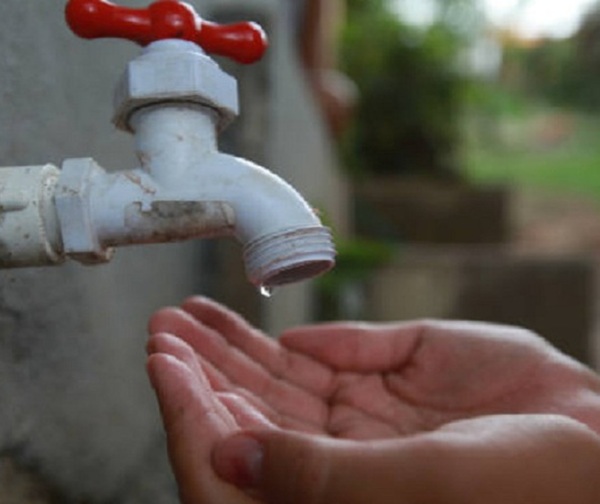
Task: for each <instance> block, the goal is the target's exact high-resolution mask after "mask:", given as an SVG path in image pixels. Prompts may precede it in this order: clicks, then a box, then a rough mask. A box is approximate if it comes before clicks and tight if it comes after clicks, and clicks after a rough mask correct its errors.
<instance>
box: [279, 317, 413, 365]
mask: <svg viewBox="0 0 600 504" xmlns="http://www.w3.org/2000/svg"><path fill="white" fill-rule="evenodd" d="M422 337H423V326H422V325H421V324H420V323H419V322H414V323H400V324H398V323H396V324H367V323H330V324H320V325H313V326H305V327H297V328H294V329H289V330H287V331H285V332H284V333H283V334H282V335H281V337H280V342H281V344H282V345H283V346H284V347H285V348H287V349H289V350H292V351H295V352H298V353H303V354H305V355H307V356H309V357H312V358H314V359H316V360H318V361H320V362H322V363H324V364H325V365H328V366H332V367H333V368H334V369H336V370H339V371H351V372H362V373H365V372H367V373H368V372H386V371H398V369H399V368H400V367H402V366H403V365H404V364H406V363H408V362H409V361H410V359H411V358H412V356H413V355H414V354H415V352H416V351H417V349H418V347H419V344H420V343H421V341H422Z"/></svg>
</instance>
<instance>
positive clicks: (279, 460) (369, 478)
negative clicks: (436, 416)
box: [213, 431, 431, 504]
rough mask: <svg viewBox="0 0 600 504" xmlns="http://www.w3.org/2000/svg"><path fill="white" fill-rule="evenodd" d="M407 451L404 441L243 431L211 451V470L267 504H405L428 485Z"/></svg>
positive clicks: (408, 445) (407, 446) (408, 447)
mask: <svg viewBox="0 0 600 504" xmlns="http://www.w3.org/2000/svg"><path fill="white" fill-rule="evenodd" d="M412 452H413V450H412V449H411V443H410V442H406V443H404V442H399V441H395V442H393V443H385V442H374V443H373V442H370V443H368V444H367V443H360V442H355V441H345V440H338V439H330V438H326V437H320V436H314V435H307V434H300V433H290V432H286V431H259V432H244V433H239V434H236V435H234V436H232V437H229V438H227V439H226V440H224V441H222V442H221V443H220V444H218V445H217V446H216V448H215V450H214V452H213V467H214V469H215V472H216V473H217V474H218V475H219V477H221V478H222V479H224V480H226V481H227V482H229V483H231V484H233V485H235V486H237V487H238V488H240V489H242V490H244V491H245V492H247V493H248V494H249V495H251V496H253V497H257V498H259V499H260V500H261V501H262V502H266V503H269V504H316V503H323V502H335V503H336V504H359V503H360V504H364V503H365V502H369V503H371V504H383V503H390V502H406V503H407V504H408V503H410V502H414V500H413V497H414V496H416V495H420V497H422V496H423V490H424V489H427V488H428V486H429V485H430V483H431V482H427V481H424V480H423V479H422V476H423V474H424V475H427V474H428V471H421V472H420V474H419V477H415V476H416V474H415V470H416V467H415V463H416V460H415V458H414V457H412V454H413V453H412ZM417 458H418V457H417ZM401 499H402V500H401Z"/></svg>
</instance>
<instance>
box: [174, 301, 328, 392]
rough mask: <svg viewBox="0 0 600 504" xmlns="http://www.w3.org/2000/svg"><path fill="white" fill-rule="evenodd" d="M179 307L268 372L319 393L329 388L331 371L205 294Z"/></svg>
mask: <svg viewBox="0 0 600 504" xmlns="http://www.w3.org/2000/svg"><path fill="white" fill-rule="evenodd" d="M182 309H183V310H185V311H186V312H188V313H190V314H191V315H192V316H193V317H194V318H195V319H196V320H198V321H200V322H201V323H202V324H204V325H206V326H208V327H210V328H212V329H214V330H215V331H216V332H217V333H219V334H220V335H221V336H222V337H223V338H225V339H226V340H227V342H228V343H229V344H230V345H232V346H235V347H236V348H238V349H239V350H240V351H242V352H243V353H245V354H246V355H248V356H249V357H250V358H251V359H252V360H253V361H255V362H258V363H260V364H261V365H262V366H263V367H264V368H265V369H267V370H268V372H269V373H270V374H271V375H272V376H274V377H276V378H282V379H284V380H285V381H288V382H290V383H293V384H296V385H298V386H300V387H301V388H303V389H305V390H308V391H310V392H312V393H314V394H316V395H318V396H321V397H324V396H326V395H327V394H328V393H329V392H330V390H331V384H332V380H333V377H332V374H331V371H330V370H329V369H328V368H327V367H325V366H323V365H322V364H319V363H317V362H315V361H314V360H313V359H309V358H307V357H306V356H305V355H302V354H296V353H295V352H291V351H289V350H288V349H286V348H283V347H282V346H281V345H280V344H279V343H278V342H277V341H276V340H274V339H272V338H269V337H267V336H266V335H265V334H264V333H262V332H261V331H259V330H257V329H256V328H254V327H253V326H251V325H250V324H249V323H248V322H247V321H246V320H245V319H244V318H243V317H241V316H240V315H239V314H237V313H235V312H233V311H232V310H229V309H228V308H226V307H225V306H223V305H220V304H219V303H216V302H215V301H212V300H210V299H208V298H205V297H200V296H196V297H193V298H190V299H188V300H187V301H185V302H184V303H183V305H182Z"/></svg>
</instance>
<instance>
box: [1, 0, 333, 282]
mask: <svg viewBox="0 0 600 504" xmlns="http://www.w3.org/2000/svg"><path fill="white" fill-rule="evenodd" d="M65 12H66V19H67V22H68V24H69V26H70V27H71V29H72V30H73V31H74V32H75V33H76V34H77V35H78V36H80V37H83V38H100V37H121V38H125V39H129V40H132V41H134V42H137V43H138V44H140V45H142V46H143V47H144V49H143V50H142V53H141V54H140V55H139V56H138V57H136V58H135V59H134V60H133V61H131V62H130V63H129V64H128V66H127V68H126V70H125V73H124V74H123V76H122V78H121V80H120V81H119V83H118V85H117V87H116V90H115V101H114V107H115V114H114V119H113V121H114V123H115V125H116V126H117V127H118V128H120V129H122V130H124V131H127V132H130V133H132V134H133V136H134V138H135V148H136V154H137V157H138V159H139V163H140V165H139V167H137V168H134V169H132V170H128V171H116V172H107V171H105V170H104V169H103V168H102V167H100V166H99V165H98V164H97V163H96V162H95V161H94V160H93V159H91V158H77V159H67V160H65V161H64V162H63V163H62V166H61V168H60V169H59V168H58V167H56V166H54V165H52V164H46V165H42V166H27V167H9V168H0V267H2V268H11V267H28V266H44V265H55V264H60V263H62V262H64V261H65V259H66V258H71V259H74V260H77V261H79V262H81V263H84V264H98V263H104V262H107V261H109V260H110V259H111V257H112V255H113V252H114V249H115V247H117V246H123V245H131V244H145V243H165V242H173V241H181V240H188V239H192V238H214V237H223V236H234V237H236V238H237V239H238V240H240V241H241V243H242V244H243V255H244V261H245V267H246V274H247V277H248V279H249V281H250V282H251V283H252V284H254V285H256V286H258V287H263V288H267V289H268V288H271V287H274V286H277V285H282V284H286V283H291V282H295V281H299V280H303V279H307V278H311V277H314V276H317V275H319V274H322V273H324V272H326V271H328V270H329V269H330V268H332V267H333V265H334V261H335V248H334V245H333V241H332V237H331V233H330V230H329V229H328V228H327V227H324V226H323V225H322V224H321V222H320V220H319V218H318V217H317V215H316V213H315V211H314V210H313V209H312V208H311V207H310V206H309V205H308V203H307V202H306V201H305V200H304V199H303V198H302V197H301V196H300V194H299V193H298V192H297V191H296V190H295V189H294V188H292V187H291V186H290V185H289V184H287V183H286V182H285V181H284V180H282V179H281V178H280V177H278V176H276V175H275V174H273V173H272V172H270V171H268V170H267V169H265V168H262V167H260V166H258V165H256V164H254V163H252V162H250V161H248V160H245V159H241V158H238V157H234V156H232V155H228V154H224V153H222V152H219V150H218V148H217V132H219V131H221V130H222V129H223V128H225V127H226V126H227V125H228V124H229V123H230V122H231V121H232V120H233V119H234V117H235V116H236V115H237V112H238V98H237V83H236V81H235V79H233V78H232V77H231V76H229V75H228V74H226V73H225V72H223V71H222V70H221V69H220V67H219V66H218V64H217V63H216V62H215V61H214V60H213V59H212V58H211V57H209V56H208V55H207V52H206V51H209V52H211V53H215V54H219V55H225V56H228V57H231V58H233V59H235V60H237V61H238V62H240V63H252V62H254V61H256V60H257V59H259V58H260V57H261V56H262V54H263V53H264V51H265V50H266V47H267V41H266V37H265V35H264V32H263V31H262V29H261V28H260V27H259V26H258V25H256V24H254V23H237V24H234V25H217V24H215V23H211V22H208V21H205V20H203V19H201V18H200V17H199V16H198V14H197V13H196V12H195V11H194V10H193V9H192V7H191V6H189V5H188V4H186V3H184V2H180V1H179V0H157V1H155V2H154V3H153V4H151V5H150V6H149V7H148V8H145V9H134V8H127V7H120V6H117V5H115V4H113V3H111V2H108V1H107V0H69V1H68V3H67V6H66V10H65Z"/></svg>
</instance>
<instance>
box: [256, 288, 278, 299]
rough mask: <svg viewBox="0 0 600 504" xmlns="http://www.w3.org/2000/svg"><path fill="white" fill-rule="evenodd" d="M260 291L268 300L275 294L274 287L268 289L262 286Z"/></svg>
mask: <svg viewBox="0 0 600 504" xmlns="http://www.w3.org/2000/svg"><path fill="white" fill-rule="evenodd" d="M258 290H259V292H260V293H261V295H262V296H264V297H266V298H270V297H271V296H272V295H273V292H274V289H273V287H268V286H266V285H261V286H260V287H259V289H258Z"/></svg>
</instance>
